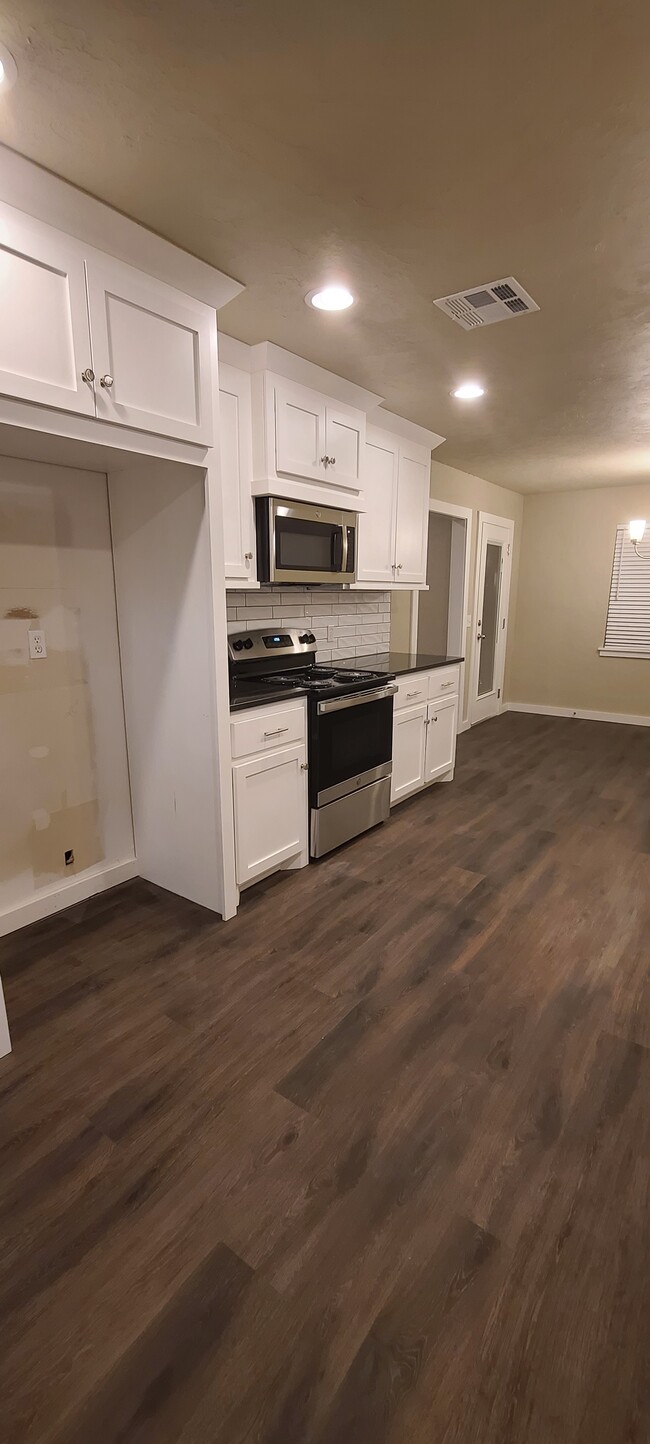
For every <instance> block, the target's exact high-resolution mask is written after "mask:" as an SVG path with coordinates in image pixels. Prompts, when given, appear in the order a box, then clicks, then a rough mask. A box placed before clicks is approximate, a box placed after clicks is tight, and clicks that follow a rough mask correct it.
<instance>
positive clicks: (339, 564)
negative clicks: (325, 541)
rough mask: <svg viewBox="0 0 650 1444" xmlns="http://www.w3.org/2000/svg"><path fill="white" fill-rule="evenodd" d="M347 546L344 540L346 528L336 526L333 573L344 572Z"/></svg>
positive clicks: (333, 532) (333, 533) (333, 540)
mask: <svg viewBox="0 0 650 1444" xmlns="http://www.w3.org/2000/svg"><path fill="white" fill-rule="evenodd" d="M345 551H346V544H345V540H344V528H343V527H342V526H338V525H337V526H335V527H334V528H333V530H332V571H333V572H342V571H343V558H344V556H345Z"/></svg>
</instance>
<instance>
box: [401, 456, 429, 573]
mask: <svg viewBox="0 0 650 1444" xmlns="http://www.w3.org/2000/svg"><path fill="white" fill-rule="evenodd" d="M430 471H431V466H430V458H429V457H428V456H427V455H426V453H425V452H424V451H423V449H422V448H420V447H418V448H415V449H413V450H410V449H409V448H408V447H406V446H402V447H401V449H400V462H399V482H398V488H397V525H396V534H395V580H396V581H397V582H402V583H409V584H412V585H414V586H423V585H424V584H425V582H426V572H427V530H428V522H429V476H430Z"/></svg>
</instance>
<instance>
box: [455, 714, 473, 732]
mask: <svg viewBox="0 0 650 1444" xmlns="http://www.w3.org/2000/svg"><path fill="white" fill-rule="evenodd" d="M471 725H472V724H471V722H470V721H469V720H468V718H467V717H466V718H465V721H464V722H459V723H458V729H457V732H456V736H457V737H459V736H460V734H461V732H469V729H470V727H471Z"/></svg>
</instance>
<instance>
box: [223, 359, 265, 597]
mask: <svg viewBox="0 0 650 1444" xmlns="http://www.w3.org/2000/svg"><path fill="white" fill-rule="evenodd" d="M219 445H220V450H221V490H222V496H223V538H224V559H225V575H226V579H227V580H231V579H232V580H233V581H239V582H241V581H244V580H245V581H254V580H255V577H256V572H257V568H256V565H255V529H254V520H253V498H252V495H251V482H252V476H253V452H252V439H251V378H250V376H249V374H248V372H246V371H240V369H239V367H237V366H221V367H220V369H219Z"/></svg>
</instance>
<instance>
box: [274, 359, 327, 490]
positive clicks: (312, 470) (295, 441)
mask: <svg viewBox="0 0 650 1444" xmlns="http://www.w3.org/2000/svg"><path fill="white" fill-rule="evenodd" d="M324 454H325V402H324V399H323V397H321V396H319V395H318V393H317V392H316V391H310V390H309V389H308V388H307V387H306V386H298V385H297V384H295V383H294V382H291V381H287V382H284V381H279V382H276V385H275V463H276V468H277V470H278V471H279V472H286V473H287V475H288V476H304V477H309V478H312V479H313V480H314V481H323V479H324V477H326V469H325V467H324V465H323V461H322V459H321V458H322V457H323V456H324Z"/></svg>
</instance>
